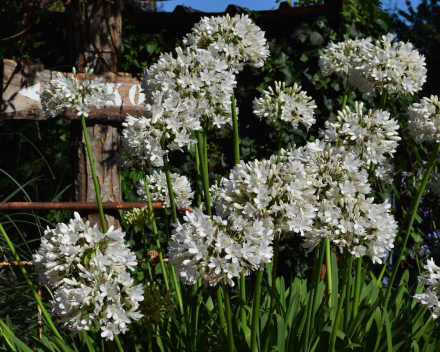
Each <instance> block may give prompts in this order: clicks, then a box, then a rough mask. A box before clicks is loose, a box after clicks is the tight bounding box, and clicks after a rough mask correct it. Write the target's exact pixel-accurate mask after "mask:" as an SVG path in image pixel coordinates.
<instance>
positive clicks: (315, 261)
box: [304, 247, 320, 351]
mask: <svg viewBox="0 0 440 352" xmlns="http://www.w3.org/2000/svg"><path fill="white" fill-rule="evenodd" d="M318 261H319V247H316V248H315V257H314V259H313V274H312V283H311V285H310V291H309V300H308V303H307V304H308V310H307V321H306V327H305V329H306V331H305V335H304V336H305V341H304V342H305V344H304V346H305V350H306V351H308V349H309V341H310V327H311V322H312V319H311V317H312V314H313V308H314V306H313V304H314V302H313V298H314V292H315V289H316V288H315V283H316V276H317V275H318V274H319V273H320V272H319V271H318V268H317V267H318Z"/></svg>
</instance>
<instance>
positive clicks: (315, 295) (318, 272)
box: [310, 241, 326, 329]
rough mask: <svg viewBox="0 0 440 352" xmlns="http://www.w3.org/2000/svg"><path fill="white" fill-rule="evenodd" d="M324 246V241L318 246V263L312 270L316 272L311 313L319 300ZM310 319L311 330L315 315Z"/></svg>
mask: <svg viewBox="0 0 440 352" xmlns="http://www.w3.org/2000/svg"><path fill="white" fill-rule="evenodd" d="M325 245H326V244H325V242H324V241H323V242H322V243H321V244H320V246H319V257H318V263H317V265H316V266H315V267H314V268H313V270H316V275H315V283H314V284H313V287H314V292H313V304H312V309H313V313H314V312H315V311H316V308H317V307H316V306H317V305H319V304H318V302H319V300H320V297H319V290H318V286H319V282H320V281H321V272H322V263H323V261H324V253H325ZM321 300H322V297H321ZM310 319H311V323H310V325H311V327H312V329H313V327H314V326H315V324H314V322H315V314H312V316H311V317H310Z"/></svg>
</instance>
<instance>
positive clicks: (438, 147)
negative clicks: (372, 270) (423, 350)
mask: <svg viewBox="0 0 440 352" xmlns="http://www.w3.org/2000/svg"><path fill="white" fill-rule="evenodd" d="M439 150H440V143H436V144H435V145H434V150H433V151H432V154H431V157H430V158H429V162H428V165H427V166H426V171H425V174H424V175H423V178H422V182H421V184H420V188H419V190H418V192H417V194H416V197H415V198H414V202H413V204H414V206H413V207H412V209H411V210H410V213H409V214H410V218H409V221H408V227H407V228H406V232H405V237H404V238H403V242H402V246H401V247H400V251H399V254H398V256H397V260H396V263H395V264H394V267H393V271H392V273H391V278H390V281H389V282H388V287H387V291H386V293H385V303H384V305H383V310H386V309H388V301H389V299H390V293H391V288H392V287H393V283H394V280H395V278H396V275H397V271H398V270H399V264H400V261H401V260H402V256H403V252H404V251H405V247H406V243H407V241H408V238H409V235H410V233H411V229H412V225H413V223H414V218H415V217H416V214H417V209H418V207H419V203H420V199H421V198H422V195H423V192H424V191H425V188H426V184H427V183H428V179H429V177H430V174H431V171H432V168H433V167H434V164H435V161H436V160H437V155H438V152H439ZM384 321H385V314H382V318H381V320H380V326H379V333H378V335H377V340H376V345H375V347H374V352H376V351H377V348H378V347H379V342H380V336H381V333H382V329H383V324H384Z"/></svg>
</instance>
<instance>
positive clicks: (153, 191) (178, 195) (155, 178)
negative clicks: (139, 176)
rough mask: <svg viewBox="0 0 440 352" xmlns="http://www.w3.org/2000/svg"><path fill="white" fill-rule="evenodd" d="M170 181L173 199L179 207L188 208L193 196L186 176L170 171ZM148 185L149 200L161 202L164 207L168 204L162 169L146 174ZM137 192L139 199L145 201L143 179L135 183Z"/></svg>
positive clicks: (168, 197)
mask: <svg viewBox="0 0 440 352" xmlns="http://www.w3.org/2000/svg"><path fill="white" fill-rule="evenodd" d="M170 175H171V183H172V185H173V192H174V200H175V202H176V205H177V206H178V207H179V208H189V207H190V206H191V201H192V199H193V197H194V192H193V191H191V185H190V183H189V180H188V178H187V177H186V176H180V175H179V174H173V173H171V174H170ZM146 178H147V183H148V186H149V191H150V197H151V201H153V202H161V203H163V204H164V205H165V206H166V207H168V206H169V205H170V196H169V193H168V185H167V176H166V174H165V173H164V172H162V171H159V172H157V171H154V173H153V175H151V176H146ZM137 194H138V196H139V197H140V199H141V200H143V201H145V202H147V201H148V199H147V193H146V192H145V183H144V180H140V181H139V182H138V185H137Z"/></svg>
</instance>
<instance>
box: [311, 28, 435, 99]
mask: <svg viewBox="0 0 440 352" xmlns="http://www.w3.org/2000/svg"><path fill="white" fill-rule="evenodd" d="M393 41H394V35H393V34H391V33H388V34H387V35H384V36H382V40H381V41H376V42H375V43H372V39H371V38H370V37H369V38H366V39H355V40H351V39H350V40H346V41H344V42H341V43H336V44H335V43H332V42H331V43H329V44H328V46H327V48H326V49H324V54H322V55H321V57H320V59H319V66H320V68H321V72H322V74H323V76H328V75H330V74H332V73H335V74H337V75H349V78H350V80H349V81H350V84H351V85H353V86H354V87H356V88H358V89H359V90H360V91H361V92H365V93H374V94H375V93H376V91H377V92H378V93H379V94H382V92H383V90H384V89H386V90H387V92H388V93H389V94H393V93H397V94H414V93H417V92H418V91H420V90H421V89H422V85H423V83H425V82H426V72H427V70H426V68H425V57H424V56H423V55H421V54H420V53H419V52H418V50H417V49H414V48H413V45H412V44H411V43H409V42H408V43H404V42H397V43H393Z"/></svg>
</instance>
